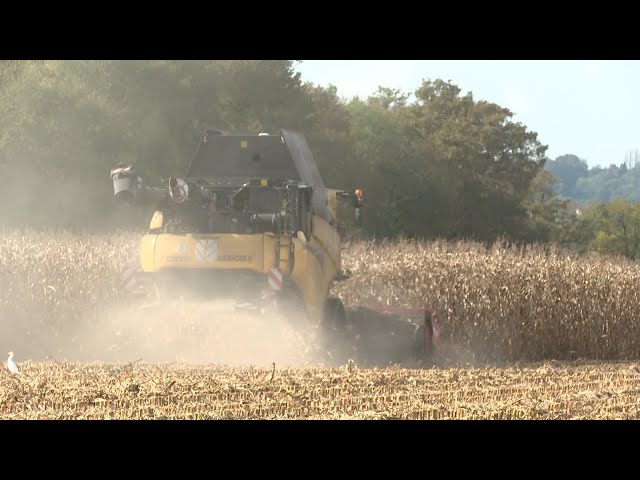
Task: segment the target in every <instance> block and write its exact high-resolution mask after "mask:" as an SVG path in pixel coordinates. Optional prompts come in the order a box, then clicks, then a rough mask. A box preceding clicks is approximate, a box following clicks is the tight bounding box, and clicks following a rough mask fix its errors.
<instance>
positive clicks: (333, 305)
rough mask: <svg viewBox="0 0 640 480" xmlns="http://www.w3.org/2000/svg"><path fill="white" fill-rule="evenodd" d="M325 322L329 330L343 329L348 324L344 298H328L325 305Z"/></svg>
mask: <svg viewBox="0 0 640 480" xmlns="http://www.w3.org/2000/svg"><path fill="white" fill-rule="evenodd" d="M324 324H325V327H326V328H328V329H329V330H337V331H342V330H344V329H345V325H346V314H345V310H344V305H343V303H342V300H340V299H339V298H327V303H326V304H325V306H324Z"/></svg>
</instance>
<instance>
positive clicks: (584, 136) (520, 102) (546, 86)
mask: <svg viewBox="0 0 640 480" xmlns="http://www.w3.org/2000/svg"><path fill="white" fill-rule="evenodd" d="M296 68H297V70H298V71H299V72H301V74H302V80H303V81H310V82H313V83H316V84H320V85H325V86H326V85H328V84H333V85H335V86H336V87H337V88H338V95H340V96H341V97H344V98H346V99H349V98H351V97H353V96H354V95H357V96H359V97H361V98H366V97H367V96H369V95H370V94H372V93H374V92H375V91H376V90H377V88H378V86H379V85H380V86H383V87H390V88H398V89H400V90H402V91H403V92H407V93H412V92H413V91H414V90H415V89H416V88H417V87H418V86H419V85H420V84H421V83H422V79H431V80H435V79H436V78H441V79H443V80H451V81H452V83H454V84H456V85H458V86H459V87H460V88H461V89H462V94H466V93H467V92H468V91H471V92H472V93H473V97H474V99H475V100H487V101H490V102H494V103H497V104H498V105H500V106H502V107H506V108H508V109H510V110H511V111H512V112H513V113H514V117H513V120H514V121H517V122H522V123H523V124H525V125H526V126H527V127H528V128H529V130H533V131H535V132H537V133H538V139H539V140H540V141H541V142H542V143H543V144H544V145H548V146H549V148H548V150H547V156H549V157H550V158H554V159H555V158H556V157H558V156H560V155H564V154H566V153H573V154H575V155H578V156H579V157H580V158H583V159H585V160H586V161H587V163H588V164H589V166H590V167H593V166H596V165H600V166H605V167H606V166H608V165H609V164H611V163H615V164H620V163H622V162H623V161H624V157H625V153H626V152H627V151H628V150H633V149H636V148H637V149H640V61H638V60H624V61H623V60H606V61H600V60H598V61H596V60H580V61H578V60H517V61H515V60H304V61H303V62H302V63H300V64H298V65H297V67H296Z"/></svg>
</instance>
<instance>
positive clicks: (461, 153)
mask: <svg viewBox="0 0 640 480" xmlns="http://www.w3.org/2000/svg"><path fill="white" fill-rule="evenodd" d="M0 105H2V109H1V110H0V116H1V117H2V118H1V121H0V168H1V169H2V174H3V178H5V179H10V180H6V185H5V191H4V196H5V198H9V199H10V201H8V202H4V203H3V204H2V206H1V207H0V222H2V223H14V224H15V223H19V224H26V223H29V224H38V225H39V224H49V225H90V226H92V227H95V226H108V227H111V226H113V225H115V224H118V223H119V220H118V218H121V214H122V213H121V212H120V211H116V210H117V209H116V206H115V203H114V202H113V200H112V197H111V185H110V182H109V178H108V172H109V170H110V168H112V167H113V166H114V165H116V164H117V163H118V162H121V161H122V162H127V163H134V164H135V165H136V167H137V169H138V170H139V171H140V172H141V173H142V174H143V175H144V177H145V179H146V180H147V182H148V183H151V184H156V185H158V184H160V178H161V177H165V178H166V177H168V176H170V175H177V176H181V175H183V174H184V172H185V170H186V166H187V165H188V163H189V160H190V159H191V156H192V154H193V152H194V150H195V147H196V145H197V142H198V139H199V137H200V134H201V133H202V131H203V129H204V128H206V127H215V128H220V129H223V130H227V131H231V132H250V133H258V132H264V131H267V132H272V133H273V132H276V131H277V130H278V129H280V128H288V129H292V130H297V131H301V132H303V133H304V134H305V135H306V136H307V138H308V140H309V143H310V144H311V147H312V149H313V151H314V153H315V156H316V159H317V162H318V165H319V168H320V171H321V173H322V175H323V177H324V179H325V183H326V184H327V185H328V186H333V187H337V188H344V189H348V190H353V189H355V188H358V187H359V188H363V189H364V190H365V201H366V203H367V209H366V214H365V217H364V218H365V223H364V229H365V231H366V232H368V233H369V234H371V235H376V236H378V237H382V236H396V235H400V234H404V235H407V236H415V237H427V238H429V237H431V238H433V237H450V238H462V237H471V238H476V239H480V240H486V241H490V240H493V239H495V238H497V237H504V236H506V237H511V238H513V239H519V240H525V241H527V240H550V239H553V238H554V236H557V235H559V233H558V231H557V228H558V225H560V223H561V222H560V217H561V216H562V215H561V213H560V212H561V211H562V209H563V208H564V207H566V205H564V204H563V203H562V202H561V201H559V200H558V199H557V198H555V197H554V196H553V191H552V189H551V187H550V185H551V183H550V182H551V181H552V180H551V179H550V178H542V177H540V172H541V170H542V168H543V165H544V152H545V150H546V147H545V146H544V145H542V144H541V143H540V142H539V141H538V138H537V134H536V133H534V132H531V131H529V130H527V128H526V127H525V126H524V125H522V124H520V123H516V122H513V121H512V120H511V117H512V114H511V112H510V111H509V110H508V109H506V108H503V107H500V106H498V105H495V104H492V103H487V102H483V101H476V100H474V98H473V96H472V95H471V93H468V94H466V95H462V94H461V91H460V89H459V88H458V87H457V86H456V85H454V84H452V83H450V82H445V81H442V80H435V81H430V80H429V81H423V83H422V85H420V86H419V87H418V88H417V89H416V91H415V99H413V100H411V101H410V100H409V96H408V95H406V94H404V93H402V92H399V91H397V90H392V89H388V88H380V89H379V91H378V92H377V94H376V95H374V96H372V97H371V98H368V99H366V100H361V99H355V100H352V101H350V102H349V103H345V102H344V101H341V100H340V98H339V96H338V92H337V89H336V88H335V87H328V88H324V87H319V86H316V85H312V84H308V83H306V84H305V83H303V81H302V79H301V78H300V74H299V73H296V71H295V63H294V62H292V61H286V60H278V61H266V60H262V61H249V60H247V61H168V60H154V61H107V60H101V61H18V62H16V61H3V62H0ZM572 178H573V177H571V176H569V177H568V180H567V182H568V183H571V182H572V181H573V180H571V179H572ZM571 185H572V186H573V187H572V188H578V187H579V180H578V181H576V182H574V183H572V184H571Z"/></svg>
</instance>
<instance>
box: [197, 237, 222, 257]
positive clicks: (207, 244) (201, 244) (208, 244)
mask: <svg viewBox="0 0 640 480" xmlns="http://www.w3.org/2000/svg"><path fill="white" fill-rule="evenodd" d="M217 259H218V242H216V241H215V240H198V242H197V243H196V260H199V261H201V262H215V261H216V260H217Z"/></svg>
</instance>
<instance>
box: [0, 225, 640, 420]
mask: <svg viewBox="0 0 640 480" xmlns="http://www.w3.org/2000/svg"><path fill="white" fill-rule="evenodd" d="M139 241H140V235H139V234H136V233H127V232H120V233H114V234H111V235H95V234H89V233H73V232H68V231H36V230H28V229H27V230H16V229H14V230H4V231H1V232H0V348H5V350H3V351H9V350H16V352H17V353H16V357H15V359H16V361H17V363H18V365H19V368H20V373H19V374H18V375H10V374H9V373H8V371H7V370H6V369H2V373H0V418H30V419H32V418H33V419H35V418H43V419H44V418H49V419H50V418H65V419H71V418H74V419H75V418H78V419H80V418H96V419H98V418H100V419H110V418H111V419H116V418H167V419H171V418H318V419H321V418H358V419H365V418H403V419H449V418H465V419H472V418H488V419H502V418H503V419H517V418H540V419H550V418H562V419H564V418H638V417H639V415H638V408H637V402H636V397H637V392H638V390H637V387H636V385H637V384H638V381H639V380H640V368H639V367H638V365H636V364H634V363H631V362H630V360H637V359H638V358H639V356H640V355H639V353H640V339H639V338H638V335H637V333H638V327H637V319H638V318H639V314H640V306H639V304H640V302H638V294H637V285H638V280H639V278H638V277H639V273H640V271H639V269H638V267H637V266H636V264H635V263H632V262H629V261H626V260H624V259H620V258H607V257H602V256H585V257H571V256H568V255H567V254H566V253H563V252H561V251H556V250H554V249H552V248H547V247H541V246H539V247H527V248H515V247H507V246H505V245H503V244H500V243H497V244H495V245H494V246H493V247H491V248H486V247H484V246H482V245H479V244H474V243H468V242H467V243H464V242H460V243H447V242H429V243H426V242H414V241H408V240H398V241H393V242H378V243H374V242H360V243H355V244H352V245H349V246H348V248H347V249H345V250H344V251H343V267H344V268H347V269H349V270H351V272H352V277H351V279H349V280H347V281H345V282H341V283H337V284H336V286H335V288H334V291H333V293H334V294H336V295H338V296H340V297H341V298H342V299H343V300H344V302H345V304H346V305H347V306H352V307H354V306H358V305H395V306H417V305H426V306H428V307H430V308H431V309H432V310H433V311H434V313H435V315H436V316H437V318H438V320H439V322H440V325H441V328H442V333H443V336H442V342H443V348H442V349H441V351H440V352H439V353H438V355H439V356H438V357H437V358H436V359H435V360H434V361H433V362H432V363H430V364H421V365H420V367H421V368H419V369H412V368H408V367H415V365H408V364H407V365H404V368H400V367H399V366H396V367H391V368H380V369H378V368H373V369H364V368H358V366H357V365H356V364H352V363H349V364H348V365H345V366H344V367H341V368H318V365H317V364H316V365H309V364H306V365H304V367H305V368H290V367H288V366H287V367H281V366H280V365H284V364H285V363H286V361H285V360H283V359H278V360H277V363H274V364H273V366H272V368H265V367H264V364H265V362H264V361H262V362H260V361H259V362H258V364H259V365H260V366H259V367H255V366H249V367H247V366H246V365H251V362H250V361H245V362H244V363H243V364H242V365H240V366H237V367H232V366H229V365H228V364H227V365H225V364H220V366H211V365H208V366H204V365H201V366H196V365H185V364H194V363H195V364H198V363H200V364H202V363H210V364H211V363H212V362H206V361H205V362H203V361H198V359H196V358H195V357H194V358H191V357H188V356H187V357H186V358H185V356H182V357H178V356H176V358H175V361H174V362H162V361H160V360H154V359H153V358H152V356H151V357H147V356H145V357H144V361H142V359H140V358H138V360H135V358H137V357H136V356H135V355H136V353H138V350H136V349H137V348H138V347H140V345H142V344H141V343H140V342H139V341H137V340H136V341H134V337H133V336H131V334H130V333H131V332H130V331H129V332H128V331H127V330H126V329H124V330H123V332H124V333H122V332H121V331H120V330H121V329H123V328H124V327H126V326H132V325H136V324H138V323H139V322H141V320H142V314H141V313H139V312H138V311H137V310H134V311H135V312H136V313H135V314H134V315H133V316H131V315H129V316H126V317H125V318H123V319H122V323H121V324H118V323H117V322H115V321H114V317H113V315H114V314H113V311H116V310H117V309H118V308H122V307H123V306H125V307H126V306H127V305H128V304H134V300H133V299H132V298H130V296H129V295H128V293H127V292H126V290H125V289H124V287H123V285H122V273H123V271H124V270H125V269H126V268H128V267H130V266H132V265H136V264H137V261H138V248H139ZM114 309H115V310H114ZM202 315H203V316H206V317H207V318H208V317H210V316H211V315H210V313H209V314H207V313H206V312H205V313H203V314H202ZM153 316H154V322H155V323H153V324H150V323H146V324H145V325H144V331H139V332H138V334H140V335H141V336H142V337H145V338H146V337H149V338H152V337H157V336H160V337H162V341H161V342H160V343H157V342H156V343H155V344H154V346H155V348H159V349H160V350H161V351H164V350H165V349H168V348H169V343H166V344H165V343H163V342H164V337H165V336H166V337H169V336H171V335H174V334H175V333H176V331H175V328H174V330H173V331H172V330H171V329H170V328H168V326H172V325H173V326H174V327H175V325H174V324H178V325H179V329H181V330H180V332H183V333H184V331H191V332H192V333H193V331H195V332H196V335H195V338H196V339H199V340H200V341H201V343H202V342H204V343H205V344H206V343H207V342H208V341H209V338H210V337H206V336H203V335H202V333H201V332H200V331H198V330H193V329H194V328H200V327H197V326H196V324H197V322H196V321H195V320H197V318H196V317H197V315H195V314H193V313H192V312H185V311H184V309H183V310H180V309H179V308H178V309H174V310H171V311H169V312H168V313H166V314H165V315H164V317H163V316H157V315H155V314H154V315H153ZM176 317H178V318H176ZM158 318H160V319H158ZM105 320H108V322H106V324H105V323H104V322H105ZM101 322H103V323H102V324H103V327H102V330H99V326H100V325H101ZM104 325H107V328H106V329H105V327H104ZM83 329H84V331H91V332H94V337H95V338H98V339H100V340H102V341H104V342H106V343H105V344H111V343H114V346H118V345H124V344H127V342H129V347H130V348H129V350H126V349H125V350H122V352H123V353H122V355H124V357H123V356H120V357H117V358H118V363H99V361H104V358H102V355H103V354H104V351H102V350H99V349H97V350H95V351H92V350H91V349H92V348H93V347H92V346H91V345H85V349H84V350H82V351H81V353H82V358H83V360H84V362H83V363H79V362H74V361H67V359H66V353H68V352H69V349H71V348H72V347H73V346H74V342H76V340H77V339H78V338H79V337H78V333H77V332H78V331H81V330H83ZM248 331H249V332H251V331H253V326H251V327H250V328H249V330H248ZM180 332H178V333H180ZM218 334H219V335H221V336H222V337H224V338H222V339H221V341H222V342H227V341H228V339H229V338H230V336H231V335H233V334H234V332H233V331H231V330H229V331H224V330H223V331H222V334H220V332H218ZM287 334H288V333H287ZM112 337H113V338H112ZM85 340H86V337H85ZM240 340H241V341H246V340H247V336H246V332H242V334H241V338H240ZM253 340H254V341H255V342H256V343H254V344H253V345H252V347H251V351H252V352H253V353H255V350H256V348H255V347H256V346H260V345H265V344H274V345H276V346H278V345H279V344H278V339H277V338H276V337H273V338H265V337H263V336H261V334H256V335H255V338H254V339H253ZM286 341H287V342H289V343H293V341H294V339H293V338H288V339H287V340H286ZM82 342H83V340H82V339H80V340H78V341H77V342H76V346H77V343H82ZM104 342H103V343H104ZM192 346H193V347H195V345H185V344H183V345H182V346H181V347H182V351H183V352H185V351H186V352H187V353H188V352H189V351H190V348H191V347H192ZM200 347H202V345H200ZM205 347H206V345H205ZM298 347H300V349H304V348H306V347H308V346H306V347H305V345H304V344H302V343H301V344H300V345H299V346H296V347H295V348H296V349H298ZM228 348H229V350H230V351H233V350H235V347H234V346H229V347H228ZM278 348H279V346H278ZM296 351H297V350H296ZM455 352H465V353H464V355H462V356H461V355H457V354H456V353H455ZM90 353H93V357H91V356H90V355H89V354H90ZM236 353H240V354H241V358H242V359H246V358H248V357H245V356H244V355H245V353H244V352H236ZM272 353H273V351H271V352H269V351H267V352H265V355H266V356H269V355H271V354H272ZM172 354H173V352H172ZM456 355H457V356H456ZM123 358H124V360H123ZM265 358H266V357H265ZM269 358H270V359H271V357H269ZM456 358H457V359H458V360H459V361H458V364H455V362H454V363H451V362H450V363H448V364H447V363H446V360H452V359H453V360H455V359H456ZM463 358H464V360H461V359H463ZM274 359H275V358H274ZM89 360H95V361H94V362H93V363H91V362H90V361H89ZM262 360H264V359H262ZM460 360H461V361H460ZM605 360H609V361H614V360H615V361H616V362H610V363H605V362H604V361H605ZM620 360H622V361H620ZM624 360H626V361H624ZM439 361H440V363H438V362H439ZM150 362H157V363H150ZM270 362H271V360H269V363H270ZM479 362H485V365H494V366H485V367H483V368H472V367H475V366H477V365H478V363H479ZM489 362H491V363H489ZM501 362H506V368H496V367H495V365H499V364H501ZM514 362H515V363H514ZM531 362H537V363H531ZM545 362H546V363H545ZM243 365H244V366H243ZM254 365H255V364H254ZM301 366H303V365H301ZM442 366H447V367H449V368H439V367H442Z"/></svg>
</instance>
